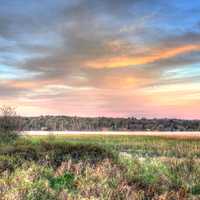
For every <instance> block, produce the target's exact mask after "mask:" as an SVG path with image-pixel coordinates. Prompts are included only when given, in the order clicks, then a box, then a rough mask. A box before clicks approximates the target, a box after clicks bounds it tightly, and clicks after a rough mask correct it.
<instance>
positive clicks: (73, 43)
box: [0, 0, 200, 119]
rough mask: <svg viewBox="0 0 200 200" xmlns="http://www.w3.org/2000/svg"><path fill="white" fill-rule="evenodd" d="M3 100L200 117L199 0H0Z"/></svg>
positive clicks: (28, 109) (72, 109) (83, 110)
mask: <svg viewBox="0 0 200 200" xmlns="http://www.w3.org/2000/svg"><path fill="white" fill-rule="evenodd" d="M0 105H11V106H14V107H16V109H17V112H18V113H19V114H20V115H29V116H30V115H33V116H35V115H46V114H53V115H70V116H74V115H77V116H110V117H129V116H135V117H138V118H140V117H147V118H154V117H155V118H165V117H167V118H187V119H200V1H199V0H191V1H188V0H173V1H169V0H73V1H72V0H0Z"/></svg>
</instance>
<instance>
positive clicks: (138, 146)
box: [0, 135, 200, 200]
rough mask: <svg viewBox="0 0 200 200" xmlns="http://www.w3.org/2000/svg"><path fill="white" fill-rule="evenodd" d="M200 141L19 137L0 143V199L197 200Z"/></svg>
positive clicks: (199, 186) (108, 137)
mask: <svg viewBox="0 0 200 200" xmlns="http://www.w3.org/2000/svg"><path fill="white" fill-rule="evenodd" d="M199 164H200V141H197V140H190V141H188V140H176V139H167V138H159V137H133V136H102V135H101V136H92V135H88V136H87V135H81V136H79V135H76V136H73V135H66V136H56V137H54V136H37V137H20V138H18V139H17V140H16V141H15V142H13V143H12V144H11V143H10V144H3V143H2V144H0V199H2V200H11V199H13V200H14V199H19V200H21V199H24V200H25V199H30V200H42V199H44V200H45V199H63V200H64V199H102V200H103V199H113V200H115V199H136V200H137V199H138V200H139V199H160V200H161V199H181V200H182V199H200V165H199Z"/></svg>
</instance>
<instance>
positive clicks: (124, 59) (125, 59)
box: [86, 44, 200, 68]
mask: <svg viewBox="0 0 200 200" xmlns="http://www.w3.org/2000/svg"><path fill="white" fill-rule="evenodd" d="M199 50H200V45H193V44H192V45H185V46H181V47H176V48H172V49H165V50H160V49H159V50H155V51H154V53H153V54H151V55H147V56H141V57H134V58H133V57H129V56H121V57H112V58H109V59H99V60H94V61H88V62H86V66H88V67H91V68H117V67H126V66H133V65H143V64H149V63H153V62H156V61H159V60H162V59H167V58H171V57H175V56H177V55H179V54H183V53H187V52H192V51H199Z"/></svg>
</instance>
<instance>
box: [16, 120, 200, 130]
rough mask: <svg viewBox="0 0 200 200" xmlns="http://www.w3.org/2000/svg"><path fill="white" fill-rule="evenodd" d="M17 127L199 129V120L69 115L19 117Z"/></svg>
mask: <svg viewBox="0 0 200 200" xmlns="http://www.w3.org/2000/svg"><path fill="white" fill-rule="evenodd" d="M18 129H19V130H23V131H29V130H46V131H66V130H71V131H200V120H179V119H145V118H142V119H136V118H106V117H97V118H86V117H69V116H40V117H19V118H18Z"/></svg>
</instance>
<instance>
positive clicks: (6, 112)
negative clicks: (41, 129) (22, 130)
mask: <svg viewBox="0 0 200 200" xmlns="http://www.w3.org/2000/svg"><path fill="white" fill-rule="evenodd" d="M18 128H19V118H18V117H17V115H16V111H15V109H14V108H13V107H10V106H2V107H0V137H1V140H2V139H8V138H9V139H14V138H16V136H17V129H18Z"/></svg>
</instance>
